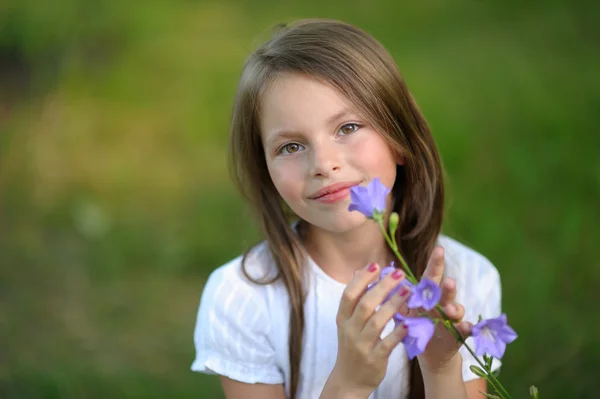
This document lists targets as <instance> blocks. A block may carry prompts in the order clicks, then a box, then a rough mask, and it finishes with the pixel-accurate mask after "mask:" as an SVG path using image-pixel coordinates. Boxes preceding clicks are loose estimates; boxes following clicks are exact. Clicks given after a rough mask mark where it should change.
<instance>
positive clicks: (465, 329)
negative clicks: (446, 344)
mask: <svg viewBox="0 0 600 399" xmlns="http://www.w3.org/2000/svg"><path fill="white" fill-rule="evenodd" d="M454 326H455V327H456V329H457V330H458V332H459V333H460V335H461V336H462V337H463V338H467V337H470V336H471V334H472V333H473V324H471V323H469V322H468V321H461V322H460V323H456V324H455V325H454Z"/></svg>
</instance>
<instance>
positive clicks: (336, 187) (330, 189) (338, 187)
mask: <svg viewBox="0 0 600 399" xmlns="http://www.w3.org/2000/svg"><path fill="white" fill-rule="evenodd" d="M358 184H359V182H342V183H335V184H332V185H329V186H327V187H323V188H322V189H320V190H318V191H316V192H315V193H314V194H312V195H311V196H309V197H308V198H310V199H314V200H316V199H319V198H322V197H325V196H327V195H331V194H335V193H337V192H340V191H343V190H347V189H349V188H350V187H354V186H356V185H358Z"/></svg>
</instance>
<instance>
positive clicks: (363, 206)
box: [348, 177, 390, 218]
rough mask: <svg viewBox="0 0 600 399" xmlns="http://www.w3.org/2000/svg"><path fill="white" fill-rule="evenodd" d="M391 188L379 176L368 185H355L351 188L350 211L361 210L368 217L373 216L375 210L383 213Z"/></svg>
mask: <svg viewBox="0 0 600 399" xmlns="http://www.w3.org/2000/svg"><path fill="white" fill-rule="evenodd" d="M389 193H390V189H389V188H387V187H386V186H384V185H383V184H382V183H381V181H380V180H379V177H377V178H375V179H373V180H371V182H370V183H369V184H368V185H367V186H366V187H363V186H354V187H352V188H350V200H351V203H350V206H349V207H348V210H349V211H359V212H360V213H362V214H363V215H365V216H366V217H368V218H373V216H374V214H375V212H377V213H383V211H384V210H385V204H386V197H387V195H388V194H389Z"/></svg>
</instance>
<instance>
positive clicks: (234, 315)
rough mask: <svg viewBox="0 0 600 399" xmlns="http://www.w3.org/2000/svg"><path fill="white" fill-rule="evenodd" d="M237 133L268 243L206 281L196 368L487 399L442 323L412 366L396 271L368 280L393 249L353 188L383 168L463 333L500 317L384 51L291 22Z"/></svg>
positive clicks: (243, 172)
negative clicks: (452, 225) (454, 230)
mask: <svg viewBox="0 0 600 399" xmlns="http://www.w3.org/2000/svg"><path fill="white" fill-rule="evenodd" d="M230 143H231V155H232V161H233V162H232V166H233V172H234V176H235V178H236V180H237V183H238V184H239V186H240V188H241V190H242V192H243V193H244V194H245V196H246V197H247V198H248V199H249V200H250V202H251V204H252V205H253V207H254V210H255V211H256V214H257V216H258V219H259V221H260V226H261V229H262V232H263V234H264V236H265V241H264V242H263V243H260V244H259V245H257V246H255V247H253V248H251V249H250V250H249V251H248V252H247V253H246V254H244V256H241V257H238V258H236V259H234V260H232V261H231V262H229V263H227V264H225V265H223V266H221V267H220V268H218V269H217V270H215V271H214V272H213V273H212V274H211V276H210V278H209V280H208V281H207V283H206V286H205V288H204V292H203V295H202V300H201V304H200V309H199V312H198V319H197V324H196V329H195V335H194V341H195V346H196V358H195V361H194V363H193V365H192V370H194V371H198V372H204V373H211V374H218V375H219V376H220V378H221V382H222V385H223V389H224V391H225V395H226V397H227V398H228V399H242V398H243V399H269V398H270V399H284V398H294V399H309V398H310V399H313V398H371V399H374V398H377V399H383V398H386V399H389V398H406V397H410V398H418V397H421V398H422V397H427V398H456V399H462V398H476V397H477V398H481V397H483V396H482V395H481V393H480V392H479V391H484V392H485V391H486V385H485V381H484V380H483V379H481V378H478V377H477V376H476V375H474V374H472V373H471V371H470V370H469V366H470V365H472V364H475V360H474V359H473V358H472V357H471V355H470V354H469V353H468V352H467V351H466V350H465V349H464V348H461V347H460V345H459V344H457V343H456V340H455V339H454V338H452V336H451V335H450V334H449V333H448V332H447V331H446V330H445V329H444V328H443V327H439V328H438V329H437V331H436V334H435V336H434V338H433V339H432V340H431V341H430V342H429V344H428V346H427V348H426V350H425V352H424V353H422V354H421V355H419V356H418V357H417V358H416V359H414V360H412V361H409V359H408V357H407V354H406V351H405V348H404V345H403V344H402V342H401V341H402V339H403V338H404V336H405V335H406V330H405V329H404V328H402V327H398V328H394V323H393V320H392V317H393V315H394V313H395V312H400V313H406V310H407V307H406V299H407V298H408V296H409V295H407V292H406V290H403V291H401V292H400V293H399V294H398V295H393V296H392V299H391V300H389V301H387V302H385V304H384V305H381V304H382V302H383V301H384V299H385V298H386V297H387V295H388V294H389V293H390V292H391V291H392V289H393V288H394V287H396V286H397V285H398V283H399V282H401V281H402V279H403V278H404V275H403V273H402V272H401V271H400V269H398V270H397V271H396V272H395V273H390V274H388V275H387V276H385V277H384V278H382V279H381V281H380V282H379V283H378V284H376V285H375V286H374V288H372V289H370V290H367V286H368V285H369V284H370V283H372V282H374V281H375V280H377V279H378V278H379V276H380V271H381V269H382V268H383V267H385V266H387V265H389V264H390V262H391V261H393V260H395V259H394V258H393V256H392V254H391V252H390V251H389V248H388V247H387V245H386V242H385V240H384V237H383V235H382V233H381V231H380V230H379V227H378V226H377V225H376V223H375V222H374V221H372V220H370V219H367V218H366V217H365V216H363V215H362V214H361V213H359V212H350V211H349V210H348V206H349V204H350V199H349V191H350V187H352V186H356V185H361V186H365V185H367V184H368V183H369V182H370V181H372V180H373V179H375V178H379V179H380V181H381V182H382V183H383V184H384V185H386V186H387V187H390V188H392V191H391V193H390V195H388V197H387V201H388V204H387V214H388V215H389V213H390V212H391V211H392V210H394V211H396V212H398V213H399V215H400V225H399V227H398V230H397V233H396V239H397V242H398V243H399V247H400V250H401V253H402V254H403V255H404V257H405V259H406V261H407V263H408V264H409V265H410V267H411V268H412V270H413V272H414V274H415V275H416V276H417V277H418V278H421V277H422V276H426V277H428V278H430V279H431V280H434V281H435V282H437V283H438V284H440V286H441V288H442V292H443V294H442V300H441V305H442V307H443V309H444V310H445V312H446V313H447V314H448V315H449V316H450V317H451V318H453V319H455V320H456V322H457V324H456V325H457V327H458V329H459V330H460V331H461V333H463V334H464V335H465V336H467V335H469V333H470V329H471V326H472V324H471V323H473V322H477V320H478V317H479V316H480V315H481V316H482V317H483V318H491V317H496V316H498V315H499V314H500V279H499V276H498V272H497V271H496V269H495V268H494V266H493V265H492V264H491V263H490V262H489V261H488V260H487V259H486V258H484V257H483V256H481V255H480V254H478V253H476V252H475V251H473V250H472V249H469V248H467V247H465V246H464V245H462V244H460V243H458V242H457V241H455V240H453V239H451V238H449V237H446V236H444V235H441V234H440V230H441V225H442V216H443V207H444V186H443V181H442V167H441V163H440V158H439V155H438V151H437V148H436V145H435V143H434V140H433V138H432V136H431V133H430V130H429V128H428V126H427V123H426V122H425V119H424V117H423V116H422V114H421V113H420V111H419V109H418V107H417V105H416V104H415V101H414V99H413V98H412V97H411V95H410V93H409V91H408V89H407V87H406V85H405V83H404V81H403V79H402V77H401V76H400V73H399V72H398V70H397V67H396V65H395V63H394V61H393V59H392V57H391V56H390V55H389V54H388V53H387V52H386V50H384V48H383V47H382V46H381V45H380V44H379V43H378V42H377V41H376V40H375V39H373V38H372V37H371V36H369V35H368V34H366V33H365V32H363V31H362V30H360V29H357V28H355V27H353V26H350V25H347V24H344V23H341V22H336V21H326V20H308V21H300V22H297V23H294V24H292V25H290V26H288V27H284V28H282V29H281V30H280V31H278V32H277V33H276V34H275V36H274V37H273V38H272V39H271V40H270V41H268V42H267V43H266V44H264V45H263V46H262V47H260V48H259V49H258V50H256V51H255V52H254V53H252V54H251V55H250V57H249V58H248V60H247V62H246V64H245V66H244V70H243V73H242V76H241V80H240V83H239V89H238V92H237V96H236V100H235V106H234V110H233V121H232V127H231V142H230ZM396 264H398V262H397V260H396ZM499 366H500V364H499V362H498V363H495V365H494V367H493V368H494V369H497V368H498V367H499Z"/></svg>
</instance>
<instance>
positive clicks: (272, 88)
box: [260, 73, 355, 136]
mask: <svg viewBox="0 0 600 399" xmlns="http://www.w3.org/2000/svg"><path fill="white" fill-rule="evenodd" d="M345 109H348V110H350V111H355V107H354V105H353V104H352V103H351V102H350V101H349V100H348V99H347V98H346V97H344V96H343V95H342V94H341V93H340V92H339V91H337V90H335V89H334V88H333V87H332V86H330V85H329V84H326V83H324V82H322V81H319V80H317V79H315V78H312V77H310V76H307V75H303V74H298V73H286V74H282V75H280V76H279V77H277V78H276V79H275V80H273V81H272V82H271V83H270V84H269V85H268V87H267V89H266V90H265V92H264V93H263V94H262V96H261V103H260V127H261V133H262V134H263V136H264V135H269V134H270V133H271V132H272V131H274V130H294V131H298V130H311V129H315V128H318V127H321V126H322V125H323V124H324V123H325V122H326V121H327V120H328V119H330V118H331V116H332V115H335V114H337V113H339V112H340V111H342V110H345Z"/></svg>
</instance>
